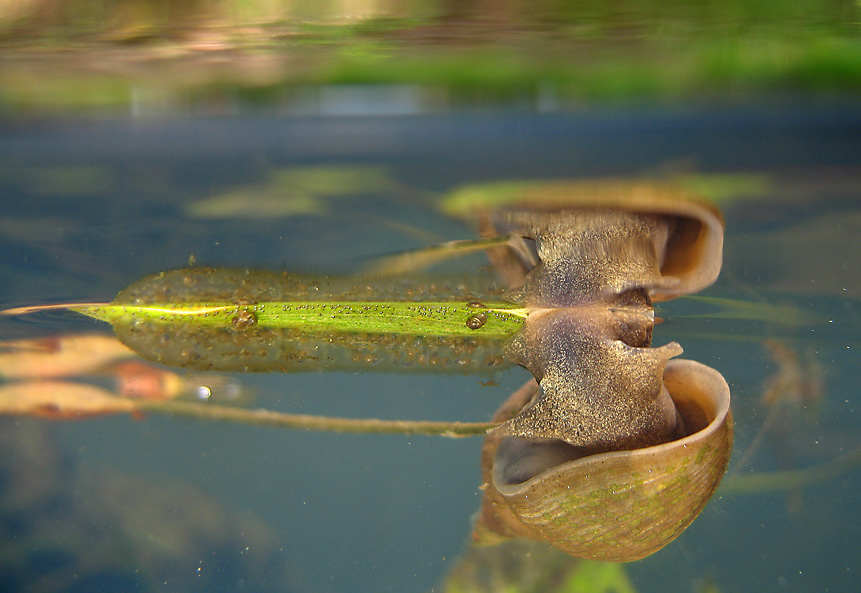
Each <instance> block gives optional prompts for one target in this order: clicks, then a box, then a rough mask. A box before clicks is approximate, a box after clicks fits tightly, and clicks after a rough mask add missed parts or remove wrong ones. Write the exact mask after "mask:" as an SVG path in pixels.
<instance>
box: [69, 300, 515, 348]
mask: <svg viewBox="0 0 861 593" xmlns="http://www.w3.org/2000/svg"><path fill="white" fill-rule="evenodd" d="M72 309H73V310H74V311H77V312H79V313H83V314H84V315H88V316H90V317H93V318H96V319H99V320H101V321H106V322H108V323H111V324H134V325H140V324H143V323H149V324H155V325H172V326H178V325H184V326H188V327H200V328H211V327H220V328H224V329H232V330H235V331H243V330H246V329H251V328H255V327H257V328H261V329H262V328H271V329H297V330H300V331H304V332H309V333H317V334H321V333H325V334H337V333H367V334H386V333H394V334H404V335H411V336H449V337H457V336H468V337H472V336H475V335H480V336H482V337H485V338H503V339H504V338H507V337H509V336H511V335H513V334H514V333H515V332H516V331H517V330H518V329H520V326H521V325H522V324H523V321H524V319H525V317H526V312H525V310H524V309H521V308H519V307H517V306H516V305H510V304H507V303H491V304H489V305H485V304H482V303H453V302H394V301H388V302H386V301H381V302H375V301H354V302H349V301H347V302H314V301H292V302H268V303H255V304H234V303H178V304H177V303H153V304H146V305H129V304H125V303H107V304H104V305H85V306H76V307H73V308H72Z"/></svg>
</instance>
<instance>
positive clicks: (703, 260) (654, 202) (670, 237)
mask: <svg viewBox="0 0 861 593" xmlns="http://www.w3.org/2000/svg"><path fill="white" fill-rule="evenodd" d="M497 194H498V195H497ZM494 198H495V199H494V203H493V209H492V210H491V209H486V208H482V204H481V200H478V203H475V204H473V205H472V207H471V208H470V210H471V211H472V212H473V214H479V216H480V218H481V219H482V220H481V223H480V224H481V231H482V234H483V235H485V236H493V235H497V234H514V235H520V236H522V237H524V238H526V239H528V240H534V239H535V238H536V236H535V228H534V227H533V224H534V223H535V221H536V220H540V218H541V217H542V214H544V215H549V216H547V218H548V219H549V220H554V221H558V220H559V217H560V214H563V213H566V212H569V213H570V212H576V211H592V212H595V211H599V210H603V211H607V212H611V211H613V212H617V213H618V212H630V213H634V214H645V215H655V216H656V217H658V218H660V219H662V220H665V221H668V222H669V223H670V225H669V233H668V234H667V235H666V236H665V237H658V236H650V237H649V240H655V241H656V243H657V244H656V247H657V249H658V251H659V253H658V256H659V262H658V266H659V270H660V275H661V277H663V279H664V281H663V282H658V283H655V284H654V285H652V286H650V287H649V293H650V296H651V298H652V300H653V301H664V300H667V299H670V298H673V297H675V296H679V295H682V294H690V293H693V292H697V291H699V290H702V289H703V288H705V287H706V286H708V285H710V284H711V283H712V282H714V281H715V279H716V278H717V276H718V273H719V271H720V268H721V262H722V250H723V220H722V218H721V216H720V214H719V213H718V212H717V210H716V209H714V208H713V207H711V206H709V205H707V204H704V203H702V202H699V201H696V196H693V195H691V194H690V192H688V191H685V190H682V189H680V188H679V187H677V186H675V185H673V184H670V183H656V182H647V181H626V180H612V179H608V180H586V181H568V182H564V181H563V182H546V183H543V182H529V183H514V184H507V185H505V186H501V187H499V188H497V189H496V193H495V194H494ZM486 206H487V204H486ZM456 211H457V213H458V214H461V215H463V214H466V212H464V211H462V210H456ZM586 244H590V243H589V242H586ZM591 244H593V243H591ZM514 250H515V251H520V254H519V259H520V260H521V262H520V263H519V264H518V263H515V262H514V261H513V260H512V257H511V251H510V250H509V251H508V253H507V254H504V252H503V251H502V250H499V249H497V250H496V252H495V253H493V252H491V257H492V259H493V260H494V263H495V264H496V265H497V266H500V267H502V268H503V270H505V272H503V273H504V274H505V275H506V276H507V277H508V279H509V281H510V282H511V283H512V285H517V284H518V280H517V278H518V276H520V279H521V280H522V275H523V274H524V273H525V272H527V271H528V269H529V268H530V267H531V266H530V265H529V263H528V262H524V261H523V259H522V257H521V256H522V254H523V253H522V252H523V250H524V247H523V245H519V246H518V245H514ZM620 261H621V263H623V264H626V265H630V264H628V263H626V260H625V259H624V258H623V259H621V260H620ZM531 263H532V264H534V263H536V262H534V261H533V262H531ZM628 279H632V277H631V276H628Z"/></svg>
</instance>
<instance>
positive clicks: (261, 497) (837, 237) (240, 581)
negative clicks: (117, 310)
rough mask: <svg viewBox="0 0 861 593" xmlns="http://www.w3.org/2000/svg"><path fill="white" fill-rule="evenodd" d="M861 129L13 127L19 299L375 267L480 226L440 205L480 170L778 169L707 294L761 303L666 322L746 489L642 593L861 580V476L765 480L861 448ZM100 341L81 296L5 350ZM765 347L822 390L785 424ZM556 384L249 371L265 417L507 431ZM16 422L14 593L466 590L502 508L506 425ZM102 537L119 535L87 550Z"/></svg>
mask: <svg viewBox="0 0 861 593" xmlns="http://www.w3.org/2000/svg"><path fill="white" fill-rule="evenodd" d="M860 132H861V112H859V111H858V109H857V108H855V107H854V106H851V105H841V104H828V105H812V106H811V105H803V106H797V105H784V106H779V107H774V106H772V105H754V106H745V107H734V108H718V107H705V108H696V109H694V108H687V109H678V110H655V109H642V110H636V109H634V110H631V109H628V110H619V111H614V110H605V111H590V112H585V113H579V114H539V113H533V112H525V111H513V112H508V111H496V112H490V113H487V112H485V113H468V112H464V113H459V114H452V115H421V114H419V115H409V116H385V115H382V116H367V117H356V116H334V115H330V116H326V115H321V116H314V117H278V116H274V115H259V116H248V117H230V118H205V117H188V118H174V117H168V118H156V117H151V118H147V117H144V118H130V119H124V118H118V119H84V120H58V119H52V120H33V121H20V120H19V121H7V122H3V124H2V126H0V155H2V161H0V225H2V226H0V277H2V283H0V305H2V306H3V307H4V308H5V307H7V306H16V305H23V304H41V303H54V302H64V301H92V300H109V299H111V298H112V297H113V296H114V295H115V294H116V292H117V291H119V290H120V289H121V288H123V287H124V286H126V285H128V284H129V283H131V282H132V281H134V280H136V279H138V278H140V277H142V276H144V275H146V274H150V273H153V272H156V271H159V270H165V269H171V268H178V267H183V266H185V265H187V264H188V261H189V257H190V256H191V255H192V254H193V255H194V257H195V259H196V261H197V262H198V263H199V264H204V265H222V266H247V267H256V268H266V269H288V270H297V269H298V270H303V271H310V272H315V273H343V272H346V271H349V270H350V269H352V268H353V267H354V266H355V265H356V264H357V263H358V262H362V261H364V260H365V259H366V258H368V257H371V256H373V255H376V254H381V253H390V252H395V251H399V250H403V249H409V248H417V247H421V246H426V245H430V244H433V243H436V242H441V241H447V240H452V239H460V238H470V237H474V236H475V231H474V230H473V229H472V228H471V226H470V224H469V223H467V222H465V221H459V220H454V219H451V218H448V217H446V216H444V215H443V214H441V213H440V212H439V210H438V209H437V206H438V204H439V201H440V199H441V198H442V197H443V196H445V195H446V194H447V193H448V192H451V191H453V190H454V189H456V188H457V187H459V186H461V185H463V184H468V183H483V182H491V181H498V180H504V179H548V178H583V177H587V178H596V177H640V176H668V175H688V174H717V173H721V174H725V173H732V174H756V175H761V176H765V177H766V178H767V179H768V187H767V189H766V190H763V191H759V192H752V193H751V192H748V194H745V193H744V192H742V193H741V195H739V196H737V197H736V199H734V200H726V201H724V202H723V203H722V208H723V210H724V215H725V218H726V225H727V237H726V247H725V267H724V271H723V273H722V276H721V279H720V280H719V281H718V283H717V284H716V285H715V286H713V287H712V288H710V289H708V290H707V291H705V292H704V293H703V294H702V295H701V296H704V297H714V298H721V299H734V301H733V302H736V303H737V302H738V301H743V302H745V303H748V304H751V306H752V307H753V308H752V309H750V310H752V311H753V312H752V313H751V312H749V313H748V314H747V315H746V318H744V319H739V317H745V315H741V314H739V309H738V306H737V305H726V304H724V305H717V304H715V302H714V301H704V300H696V299H684V300H681V301H678V302H673V303H668V304H665V305H663V306H662V307H661V308H660V311H659V314H660V315H661V316H662V317H664V318H666V319H667V322H666V323H665V324H663V325H661V326H659V328H658V329H657V330H656V336H655V342H656V343H657V344H661V343H664V342H666V341H669V340H672V339H675V340H678V341H680V342H681V343H682V345H683V346H684V348H685V356H686V357H689V358H693V359H696V360H699V361H702V362H704V363H706V364H709V365H710V366H713V367H715V368H717V369H719V370H720V371H721V372H722V373H723V374H724V375H725V376H726V378H727V380H728V381H729V383H730V386H731V388H732V390H733V398H734V401H733V409H734V412H735V418H736V422H737V426H736V430H737V440H736V454H735V458H734V460H733V462H732V463H731V464H730V476H731V479H729V480H727V482H726V489H725V490H724V491H719V492H718V496H717V497H716V498H715V499H714V500H713V501H712V502H711V503H710V505H709V506H708V507H707V508H706V510H705V511H704V513H703V514H702V515H701V517H700V518H699V519H698V520H697V521H696V522H695V523H694V524H693V526H692V527H691V528H690V529H689V530H688V531H687V532H686V533H685V534H684V535H683V536H682V537H681V538H680V539H679V540H678V541H676V542H674V543H673V544H671V545H670V546H669V547H668V548H666V549H665V550H663V551H661V552H659V553H658V554H656V555H655V556H653V557H650V558H649V559H646V560H644V561H641V562H638V563H635V564H632V565H630V566H628V567H627V570H628V573H629V575H630V576H631V577H632V579H633V582H634V585H635V587H636V590H637V591H643V592H648V591H655V592H657V591H700V590H705V589H704V587H706V586H708V585H715V586H717V588H718V590H720V591H754V590H756V591H831V592H836V591H846V592H849V591H855V590H858V588H859V586H861V577H859V571H861V566H859V564H858V554H857V550H858V549H859V545H861V527H859V526H861V509H859V507H858V500H859V485H861V469H859V468H858V467H857V465H852V464H848V466H841V467H840V468H839V470H836V471H834V472H830V473H829V472H826V474H825V475H824V476H821V477H819V478H817V479H816V480H815V481H813V482H812V483H805V485H804V486H803V487H800V488H796V487H781V488H777V487H775V489H771V490H768V491H766V492H762V493H756V494H749V493H743V492H740V490H742V489H743V480H740V479H738V478H744V477H745V476H749V475H751V474H753V473H758V472H760V473H761V472H773V471H778V470H800V469H803V468H808V467H815V466H819V465H821V464H823V463H827V462H829V461H831V460H834V459H837V458H840V457H841V456H842V455H845V454H851V453H852V452H857V450H858V447H859V446H861V423H859V418H858V412H857V409H858V407H859V405H861V402H859V394H858V384H859V378H861V375H859V370H858V369H859V366H858V364H859V359H858V355H857V352H858V349H859V348H861V341H859V340H858V338H857V328H858V327H859V320H861V314H859V298H861V282H859V263H861V257H859V255H858V250H857V237H858V234H859V231H861V199H859V198H861V194H859V189H858V188H859V187H861V186H859V181H861V162H859V158H858V155H859V154H861V133H860ZM320 167H329V168H331V171H343V170H345V169H347V168H348V169H349V170H350V171H352V172H353V174H354V175H358V177H351V178H349V179H350V181H349V183H347V184H346V189H345V188H344V187H341V188H340V189H337V188H336V189H331V188H329V189H326V190H321V189H319V187H317V186H315V185H314V184H313V183H311V182H307V181H305V182H302V181H301V178H300V181H297V177H296V171H305V172H307V171H317V172H318V173H319V171H320V169H319V168H320ZM285 170H289V171H292V172H293V173H289V172H288V173H287V174H284V173H283V172H284V171H285ZM279 171H280V172H281V173H279ZM357 171H358V172H359V173H356V172H357ZM323 173H324V176H327V175H328V174H326V172H325V171H324V172H323ZM291 174H292V175H293V177H291V176H290V175H291ZM279 175H282V177H279ZM285 175H286V177H285ZM328 177H329V178H331V175H328ZM285 178H286V181H284V179H285ZM279 179H280V181H279ZM357 179H359V181H357ZM350 184H352V185H350ZM362 184H364V185H362ZM357 187H358V188H359V189H356V188H357ZM227 194H230V195H229V197H228V198H223V196H225V195H227ZM753 194H756V195H753ZM249 196H250V197H249ZM272 196H275V197H274V198H273V197H272ZM285 196H287V197H288V198H289V199H286V200H285ZM285 202H286V203H287V205H285ZM225 204H227V206H225ZM481 265H483V264H482V261H481V260H480V259H478V260H477V259H470V260H467V261H466V262H462V263H458V264H455V265H454V266H452V268H453V269H454V270H455V271H456V273H459V274H462V273H464V272H466V273H469V271H470V270H474V269H476V266H478V267H480V266H481ZM754 305H755V306H754ZM94 330H99V331H107V330H106V329H105V328H104V327H102V326H99V325H97V324H96V323H95V322H90V321H88V320H85V319H80V318H76V317H74V316H71V315H66V314H60V313H51V314H43V315H37V316H33V317H27V318H13V319H9V318H4V319H0V336H2V339H3V340H10V339H19V338H26V337H33V336H43V335H51V334H55V333H61V332H80V331H94ZM766 340H774V341H775V342H776V343H778V344H780V345H783V346H785V347H787V348H789V349H790V351H791V352H794V353H796V355H797V356H798V357H799V358H798V360H799V361H800V362H798V364H797V365H796V366H797V369H796V370H798V369H801V371H802V376H813V377H814V378H816V377H818V378H819V379H818V381H819V384H820V386H821V389H820V390H819V391H818V392H817V393H818V394H819V395H820V397H819V399H818V400H816V401H812V400H810V401H805V402H802V403H798V404H795V405H794V404H792V403H791V402H790V403H789V404H787V405H786V406H785V408H786V411H780V412H779V413H778V418H777V420H776V421H771V423H770V428H769V429H768V432H767V433H766V434H764V435H763V436H758V435H760V431H761V430H763V428H762V427H763V424H764V423H766V422H767V420H766V419H767V418H768V417H769V413H770V410H771V409H772V408H769V407H768V406H766V405H764V404H763V403H762V401H761V397H762V394H763V391H764V389H765V385H766V382H767V380H768V377H770V376H772V375H773V374H774V373H776V372H777V371H778V370H779V365H778V364H777V363H776V362H775V361H773V360H772V359H771V358H770V357H769V350H768V347H767V346H764V341H766ZM768 343H771V342H768ZM772 348H774V347H772ZM790 366H791V365H790ZM805 373H806V375H805ZM527 377H528V375H527V373H526V372H525V371H523V370H521V369H509V370H506V371H501V372H498V373H496V374H493V375H491V374H488V375H486V376H470V375H448V374H447V375H438V376H437V375H432V374H430V375H429V374H422V375H409V374H381V373H360V374H348V373H331V374H323V373H314V374H293V375H280V374H266V375H237V376H234V377H233V380H234V381H235V382H236V384H238V385H241V391H242V393H243V394H244V395H243V397H247V398H250V399H251V400H252V401H253V405H255V406H260V407H267V408H272V409H278V410H285V411H295V412H301V413H321V414H332V415H340V416H356V417H369V416H378V417H386V418H411V419H440V420H455V419H459V420H474V421H480V420H485V419H487V418H489V417H490V415H491V414H492V413H493V411H494V410H495V409H496V407H497V406H498V405H499V404H500V403H501V402H502V401H503V400H504V399H505V397H506V396H507V394H508V393H510V392H511V391H512V390H513V389H515V388H516V387H517V386H519V385H520V384H521V383H522V382H523V381H524V380H525V379H526V378H527ZM491 379H492V380H493V381H494V382H495V383H496V384H494V385H482V383H483V382H488V381H489V380H491ZM814 382H816V381H815V380H814ZM814 391H815V390H814ZM225 393H226V390H225ZM214 397H216V398H217V397H225V398H226V397H227V395H224V394H222V393H219V392H218V391H217V390H216V391H214ZM814 399H815V398H814ZM2 424H3V429H2V431H3V437H2V439H0V441H2V446H3V448H4V453H3V456H4V457H6V458H7V459H13V461H14V460H15V459H28V460H30V463H24V462H21V463H14V462H10V463H9V464H8V465H9V467H6V468H4V470H3V474H2V478H3V479H2V480H0V499H2V501H3V508H2V513H3V518H2V521H3V529H2V531H0V537H3V538H4V539H5V541H4V542H3V548H4V549H6V550H8V556H7V557H8V558H14V559H16V562H17V563H16V562H11V561H4V562H3V565H2V570H3V574H0V588H3V589H4V590H10V591H24V590H82V591H84V590H105V591H124V590H144V591H149V590H180V589H181V590H194V589H195V588H201V589H202V590H208V591H215V590H218V591H221V590H223V591H234V590H236V591H238V590H244V591H285V590H289V591H314V592H318V591H319V592H327V591H430V590H433V589H434V588H435V587H436V588H437V590H439V588H440V585H441V582H442V580H443V578H444V575H445V573H446V571H447V570H448V569H449V568H450V567H451V566H452V564H453V563H454V562H455V561H456V560H457V558H458V556H459V555H460V554H461V553H462V552H463V551H464V550H465V549H466V542H467V539H468V536H469V532H470V526H471V516H472V515H473V514H474V513H475V511H476V510H477V508H478V505H479V501H480V491H479V490H478V485H479V484H480V476H479V449H480V445H481V443H480V440H479V439H461V440H446V439H441V438H434V437H406V436H370V435H367V436H364V435H341V434H326V433H310V432H302V431H286V430H278V429H269V428H260V427H253V426H248V427H246V426H238V425H229V424H222V423H219V424H215V423H203V422H195V421H190V420H182V419H174V418H169V417H161V416H158V415H152V416H150V417H146V418H144V419H132V418H127V417H106V418H98V419H93V420H88V421H77V422H70V423H63V422H53V421H38V420H24V419H22V420H20V421H17V422H16V421H15V420H14V419H5V420H4V421H3V423H2ZM752 443H758V444H756V450H755V451H753V452H752V453H751V454H749V455H745V451H747V449H748V447H750V446H751V444H752ZM856 457H857V455H856ZM740 463H741V464H740ZM732 479H736V483H735V486H733V484H732ZM22 484H23V485H24V486H21V485H22ZM21 488H23V489H24V492H26V491H27V488H30V489H31V490H32V491H33V492H34V493H41V494H39V495H37V494H33V495H32V496H28V495H26V494H21V493H20V492H19V490H20V489H21ZM733 488H735V490H733ZM40 517H42V519H41V520H40ZM48 519H51V520H50V521H48ZM46 522H48V523H49V524H47V525H46V524H45V523H46ZM98 541H101V542H103V543H104V542H113V543H114V544H112V545H110V546H107V548H108V549H103V548H104V547H105V546H104V545H102V546H99V545H94V543H93V542H98ZM82 546H83V547H85V548H90V549H92V550H93V551H92V552H91V553H90V554H83V553H80V552H77V553H76V552H70V550H74V549H76V548H80V547H82ZM4 554H5V553H4ZM165 558H167V559H169V560H165ZM13 567H15V568H13ZM93 567H96V568H93ZM34 575H43V576H42V577H41V578H42V580H41V581H38V582H37V581H36V580H35V577H34ZM44 575H48V576H44ZM70 575H78V576H70ZM52 579H53V580H52ZM39 583H41V584H39ZM7 587H8V588H7ZM52 587H53V588H52Z"/></svg>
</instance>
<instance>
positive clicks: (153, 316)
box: [70, 268, 526, 372]
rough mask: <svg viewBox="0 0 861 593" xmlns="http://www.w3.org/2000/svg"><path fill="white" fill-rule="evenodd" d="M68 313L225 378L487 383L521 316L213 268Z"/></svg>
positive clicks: (407, 290)
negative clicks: (462, 376)
mask: <svg viewBox="0 0 861 593" xmlns="http://www.w3.org/2000/svg"><path fill="white" fill-rule="evenodd" d="M440 294H447V295H448V297H447V298H443V297H441V296H439V295H440ZM70 308H72V309H73V310H74V311H77V312H79V313H82V314H84V315H89V316H90V317H93V318H96V319H99V320H101V321H105V322H108V323H110V324H111V325H112V326H113V328H114V332H115V333H116V335H117V337H118V338H119V339H120V341H122V342H123V343H124V344H126V345H127V346H129V347H130V348H132V349H133V350H134V351H135V352H137V353H138V354H139V355H141V356H143V357H144V358H147V359H149V360H153V361H157V362H161V363H164V364H169V365H173V366H180V367H188V368H194V369H198V370H227V371H311V370H327V371H332V370H363V369H375V370H383V369H384V370H404V369H410V370H433V371H438V370H458V371H466V372H470V371H473V372H486V371H487V370H488V369H489V368H493V367H497V366H500V365H503V364H505V363H506V360H505V358H504V356H503V354H502V345H503V343H504V342H505V341H506V340H507V339H508V338H509V337H510V336H511V335H513V334H514V333H516V332H517V331H518V330H519V329H520V327H521V326H522V325H523V322H524V320H525V317H526V311H525V310H524V309H522V308H520V307H519V306H518V305H513V304H510V303H506V302H504V301H501V300H500V299H499V298H498V297H497V298H496V299H494V300H492V301H491V300H488V301H482V302H479V301H478V300H477V299H476V298H475V297H474V296H473V293H471V292H470V291H469V290H468V289H466V288H465V287H463V286H461V285H460V284H455V285H450V284H448V283H447V282H440V283H436V282H429V283H426V284H424V283H416V282H406V281H403V280H401V279H398V280H394V281H390V282H388V283H386V282H382V281H379V282H370V281H369V280H361V279H359V278H321V277H309V276H298V275H288V274H284V273H274V272H265V271H249V270H230V269H210V268H190V269H185V270H173V271H169V272H163V273H160V274H155V275H152V276H148V277H146V278H143V279H141V280H139V281H137V282H135V283H133V284H131V285H130V286H129V287H127V288H126V289H124V290H123V291H121V292H120V293H119V295H117V298H116V300H115V301H114V302H113V303H106V304H82V305H77V306H72V307H70Z"/></svg>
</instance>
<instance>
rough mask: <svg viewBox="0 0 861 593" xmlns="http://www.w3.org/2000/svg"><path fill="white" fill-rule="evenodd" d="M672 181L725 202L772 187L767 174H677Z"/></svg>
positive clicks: (698, 193) (766, 191)
mask: <svg viewBox="0 0 861 593" xmlns="http://www.w3.org/2000/svg"><path fill="white" fill-rule="evenodd" d="M673 181H675V182H677V183H678V184H680V185H681V186H682V187H685V188H687V189H689V190H690V191H692V192H694V193H695V194H696V195H699V196H703V197H706V198H708V199H709V200H712V201H714V202H721V203H726V202H729V201H730V200H733V199H738V198H743V197H745V198H749V197H753V196H763V195H765V194H767V193H769V191H770V190H771V189H772V188H771V180H770V179H769V177H768V176H767V175H756V174H746V173H736V174H723V175H679V176H677V177H674V178H673Z"/></svg>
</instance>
